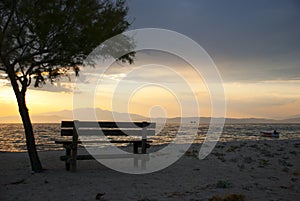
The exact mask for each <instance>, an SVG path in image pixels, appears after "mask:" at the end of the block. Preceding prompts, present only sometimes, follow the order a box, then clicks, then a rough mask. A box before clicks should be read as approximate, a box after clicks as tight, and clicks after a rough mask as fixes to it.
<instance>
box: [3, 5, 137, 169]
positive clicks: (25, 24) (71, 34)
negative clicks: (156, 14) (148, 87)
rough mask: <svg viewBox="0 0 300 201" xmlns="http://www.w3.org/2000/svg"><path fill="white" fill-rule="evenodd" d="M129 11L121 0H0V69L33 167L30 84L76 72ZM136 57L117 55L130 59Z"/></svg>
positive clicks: (38, 165) (124, 24)
mask: <svg viewBox="0 0 300 201" xmlns="http://www.w3.org/2000/svg"><path fill="white" fill-rule="evenodd" d="M127 10H128V8H127V7H126V5H125V2H124V1H123V0H116V1H114V0H112V1H111V0H1V1H0V16H1V19H0V29H1V30H0V31H1V32H0V70H1V71H4V72H5V73H6V74H7V77H8V78H9V80H10V83H11V86H12V88H13V91H14V93H15V96H16V99H17V102H18V107H19V113H20V116H21V118H22V122H23V126H24V130H25V136H26V145H27V149H28V154H29V158H30V162H31V167H32V170H33V171H35V172H39V171H41V170H42V165H41V162H40V160H39V157H38V154H37V150H36V146H35V138H34V134H33V129H32V124H31V120H30V117H29V112H28V109H27V106H26V99H25V95H26V91H27V88H28V87H29V86H30V84H31V83H33V84H34V86H35V87H38V86H41V85H43V84H44V83H45V82H46V81H50V82H53V81H55V79H56V78H57V77H59V76H61V75H64V74H66V73H67V72H68V71H69V70H74V71H75V72H76V75H78V72H79V67H80V66H81V65H82V64H83V60H84V59H85V58H86V57H87V55H88V54H89V53H90V52H91V51H92V50H93V49H94V48H95V47H96V46H98V45H99V44H100V43H101V42H103V41H105V40H106V39H108V38H110V37H112V36H114V35H117V34H120V33H122V32H123V31H124V30H126V29H127V28H128V26H129V23H128V21H127V20H126V18H125V17H126V15H127ZM124 40H125V42H127V43H128V45H129V46H130V43H131V41H130V40H128V41H127V40H126V38H125V39H124ZM123 42H124V41H123ZM131 47H132V46H131ZM112 56H113V55H112ZM133 57H134V53H133V54H127V55H125V56H122V57H120V58H118V59H119V60H122V61H128V62H129V63H131V62H132V61H133Z"/></svg>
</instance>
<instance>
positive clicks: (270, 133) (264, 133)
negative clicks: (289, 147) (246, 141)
mask: <svg viewBox="0 0 300 201" xmlns="http://www.w3.org/2000/svg"><path fill="white" fill-rule="evenodd" d="M260 134H261V135H262V136H264V137H279V134H280V133H279V132H277V131H276V130H274V131H260Z"/></svg>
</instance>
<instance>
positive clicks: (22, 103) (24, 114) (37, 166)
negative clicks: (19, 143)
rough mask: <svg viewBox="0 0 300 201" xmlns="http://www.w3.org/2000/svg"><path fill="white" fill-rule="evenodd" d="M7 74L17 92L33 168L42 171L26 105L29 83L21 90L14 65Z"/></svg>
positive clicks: (8, 68) (35, 170) (8, 69)
mask: <svg viewBox="0 0 300 201" xmlns="http://www.w3.org/2000/svg"><path fill="white" fill-rule="evenodd" d="M7 66H9V65H7ZM7 74H8V77H9V79H10V83H11V85H12V88H13V90H14V92H15V95H16V98H17V102H18V107H19V113H20V116H21V118H22V122H23V127H24V130H25V137H26V146H27V150H28V155H29V159H30V164H31V169H32V171H34V172H41V171H42V170H43V168H42V164H41V162H40V159H39V156H38V153H37V150H36V146H35V139H34V134H33V129H32V124H31V121H30V116H29V113H28V109H27V106H26V99H25V96H26V89H27V85H24V86H22V90H21V91H20V89H19V85H18V83H17V80H16V77H15V72H14V70H13V67H12V66H9V67H7ZM26 84H27V83H26ZM24 87H25V88H24Z"/></svg>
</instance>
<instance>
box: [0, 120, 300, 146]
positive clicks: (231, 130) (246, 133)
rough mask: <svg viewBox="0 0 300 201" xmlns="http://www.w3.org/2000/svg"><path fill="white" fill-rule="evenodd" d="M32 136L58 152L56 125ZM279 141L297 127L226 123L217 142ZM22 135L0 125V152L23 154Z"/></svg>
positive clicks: (298, 135)
mask: <svg viewBox="0 0 300 201" xmlns="http://www.w3.org/2000/svg"><path fill="white" fill-rule="evenodd" d="M178 126H179V125H178V124H167V125H166V126H165V128H164V129H163V130H162V131H161V132H160V133H159V134H157V135H156V136H154V137H153V138H152V139H153V144H156V145H158V144H168V143H169V142H171V141H172V140H173V139H174V137H175V136H176V134H177V131H178ZM33 128H34V133H35V136H36V144H37V149H38V150H39V151H46V150H62V146H61V145H57V144H55V143H54V140H55V139H58V138H59V135H60V124H33ZM275 129H276V130H277V131H279V132H280V134H281V135H280V138H279V139H276V138H265V137H261V136H260V133H259V132H260V131H261V130H275ZM207 130H208V125H207V124H202V125H200V126H199V128H198V134H197V136H196V139H195V141H194V142H197V143H201V142H203V140H204V139H205V137H206V132H207ZM261 139H267V140H281V139H300V125H299V124H226V125H225V126H224V129H223V133H222V135H221V138H220V141H241V140H242V141H244V140H261ZM25 151H26V145H25V136H24V130H23V127H22V124H0V152H25Z"/></svg>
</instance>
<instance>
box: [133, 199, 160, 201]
mask: <svg viewBox="0 0 300 201" xmlns="http://www.w3.org/2000/svg"><path fill="white" fill-rule="evenodd" d="M137 201H157V200H156V199H149V198H142V199H138V200H137Z"/></svg>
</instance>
